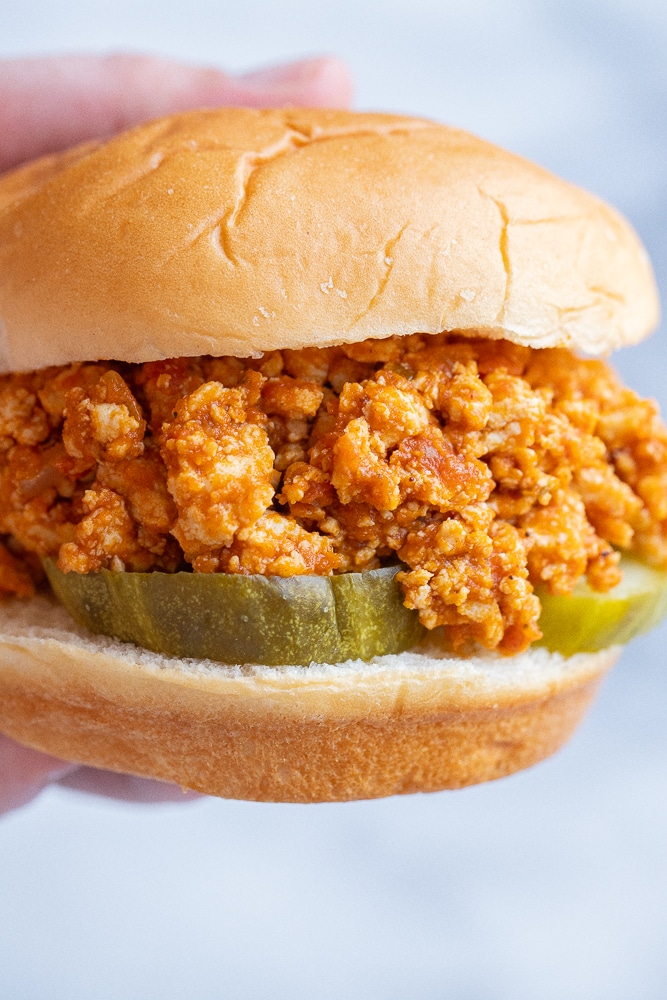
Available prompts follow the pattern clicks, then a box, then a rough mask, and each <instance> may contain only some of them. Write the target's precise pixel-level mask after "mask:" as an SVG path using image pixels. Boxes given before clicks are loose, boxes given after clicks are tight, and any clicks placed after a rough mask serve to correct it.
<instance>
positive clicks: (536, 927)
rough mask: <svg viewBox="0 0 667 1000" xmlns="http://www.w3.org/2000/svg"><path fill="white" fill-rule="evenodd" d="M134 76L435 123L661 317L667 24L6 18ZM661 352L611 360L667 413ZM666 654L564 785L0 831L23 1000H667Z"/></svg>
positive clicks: (604, 721)
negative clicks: (315, 58)
mask: <svg viewBox="0 0 667 1000" xmlns="http://www.w3.org/2000/svg"><path fill="white" fill-rule="evenodd" d="M118 49H127V50H135V51H150V52H154V53H159V54H163V55H174V56H179V57H183V58H186V59H188V60H191V61H193V62H200V63H206V64H213V65H219V66H221V67H223V68H225V69H228V70H245V69H250V68H251V67H254V66H257V65H259V64H262V63H273V62H277V61H281V60H286V59H291V58H293V57H297V56H302V55H315V54H323V53H335V54H338V55H339V56H342V57H343V58H344V59H345V60H347V61H348V63H349V65H350V66H351V68H352V70H353V72H354V74H355V77H356V85H357V97H356V106H357V107H359V108H372V109H381V110H392V111H409V112H415V113H418V114H422V115H430V116H433V117H435V118H438V119H440V120H442V121H447V122H450V123H452V124H456V125H459V126H462V127H464V128H467V129H469V130H471V131H473V132H476V133H478V134H480V135H482V136H484V137H486V138H488V139H491V140H493V141H495V142H497V143H499V144H501V145H503V146H506V147H509V148H511V149H513V150H514V151H516V152H518V153H521V154H523V155H525V156H527V157H529V158H531V159H535V160H537V161H539V162H540V163H542V164H544V165H545V166H547V167H549V168H550V169H552V170H554V171H555V172H557V173H560V174H562V175H564V176H565V177H567V178H569V179H570V180H572V181H575V182H577V183H578V184H580V185H583V186H585V187H587V188H590V189H592V190H594V191H596V192H597V193H599V194H601V195H602V196H604V197H605V198H607V199H609V200H611V201H612V202H614V203H615V204H616V205H617V206H618V207H619V208H620V209H621V210H622V211H623V212H625V213H626V214H627V215H628V216H629V217H630V219H631V220H632V221H633V223H634V225H635V226H636V227H637V229H638V230H639V232H640V234H641V235H642V237H643V239H644V240H645V242H646V244H647V245H648V248H649V251H650V253H651V255H652V256H653V259H654V261H655V266H656V270H657V274H658V280H659V282H660V284H661V286H662V292H663V298H665V293H667V5H666V4H665V3H664V0H576V2H575V0H554V2H549V0H495V2H494V0H467V3H466V4H465V5H464V4H462V3H460V2H454V0H410V2H408V0H382V2H379V0H337V2H336V3H317V2H313V0H281V2H280V3H279V4H277V3H276V4H274V3H271V2H270V0H243V2H240V3H237V4H232V3H230V2H225V0H209V2H206V0H188V2H187V3H178V2H172V0H161V2H160V3H157V2H152V0H113V2H111V0H96V2H94V3H90V2H86V0H2V2H0V57H3V56H13V55H22V54H39V53H46V52H63V51H109V50H118ZM666 361H667V344H666V343H665V340H664V336H663V337H662V338H661V337H660V336H657V337H655V338H654V339H653V340H652V341H650V342H649V343H648V344H646V345H643V346H642V347H640V348H635V349H633V351H632V352H627V353H623V352H621V354H620V355H619V356H618V358H617V363H618V366H619V367H620V368H621V369H622V371H623V373H624V375H625V376H626V377H627V379H628V380H629V381H630V382H631V384H632V385H633V387H634V388H636V389H637V390H638V391H640V392H641V393H643V394H645V395H649V396H654V397H657V398H658V399H660V400H661V402H662V405H663V410H665V409H667V385H666V379H665V373H666V371H667V363H666ZM666 640H667V628H665V627H663V628H662V629H658V630H657V631H656V632H654V633H653V634H652V635H651V636H650V637H648V638H645V639H643V640H639V641H637V642H635V643H634V644H633V646H632V647H631V648H630V649H629V650H628V651H627V652H626V654H625V656H624V658H623V660H622V662H621V664H620V666H619V667H617V668H616V670H615V671H614V673H613V674H612V675H611V677H610V678H609V679H608V681H607V683H606V686H605V689H604V691H603V693H602V696H601V698H600V700H599V701H598V703H597V705H596V707H595V709H594V711H593V712H592V714H591V716H590V717H589V719H588V721H587V722H586V724H585V725H584V727H583V728H582V730H581V731H580V732H579V734H578V735H577V736H576V737H575V739H574V740H573V741H572V743H571V744H570V745H569V746H568V747H567V748H566V749H565V750H564V751H563V752H561V753H560V754H559V755H558V756H557V757H555V758H553V759H552V760H550V761H548V762H546V763H544V764H542V765H540V766H539V767H537V768H536V769H534V770H532V771H529V772H526V773H524V774H520V775H517V776H515V777H512V778H509V779H505V780H504V781H501V782H499V783H496V784H492V785H487V786H482V787H478V788H472V789H468V790H465V791H461V792H453V793H452V792H449V793H447V792H446V793H440V794H436V795H430V796H411V797H406V798H397V799H389V800H385V801H381V802H370V803H352V804H342V805H320V806H283V805H263V804H255V803H238V802H224V801H213V800H210V801H201V802H198V803H196V804H189V805H187V806H186V805H183V806H182V807H181V806H166V805H163V806H153V807H150V806H130V805H122V804H119V803H114V802H110V801H105V800H103V799H97V798H92V797H90V798H89V797H86V796H84V795H82V794H79V793H75V792H68V791H65V790H52V791H49V792H47V793H46V794H45V795H43V796H42V798H40V799H39V800H38V801H36V802H35V803H34V804H32V805H30V806H28V807H27V808H25V809H23V810H21V811H19V812H17V813H15V814H13V815H11V816H10V817H8V818H6V819H4V820H3V821H2V823H1V824H0V995H2V996H4V997H7V998H11V1000H36V998H39V1000H60V998H63V1000H65V998H67V1000H84V998H85V1000H89V998H91V997H94V998H95V1000H134V998H136V1000H177V998H178V1000H180V998H197V1000H214V998H215V1000H217V998H222V997H233V998H235V1000H250V998H255V997H257V998H259V997H261V998H263V1000H264V998H266V1000H273V998H276V1000H277V998H280V1000H282V998H284V1000H300V998H309V1000H310V998H317V1000H319V998H322V1000H329V998H331V1000H333V998H341V997H344V998H346V1000H357V998H359V1000H361V998H364V1000H367V998H380V1000H399V998H400V1000H403V998H406V997H409V998H411V1000H441V998H445V997H455V998H457V1000H535V998H536V997H539V998H540V1000H562V998H565V997H567V998H568V1000H584V998H585V1000H627V998H629V997H632V998H633V1000H663V998H664V997H665V996H666V995H667V857H666V854H667V677H665V664H664V660H665V654H664V652H663V650H664V646H665V642H666Z"/></svg>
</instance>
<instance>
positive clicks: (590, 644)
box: [536, 556, 667, 656]
mask: <svg viewBox="0 0 667 1000" xmlns="http://www.w3.org/2000/svg"><path fill="white" fill-rule="evenodd" d="M621 569H622V570H623V579H622V580H621V582H620V583H619V584H618V586H617V587H614V589H613V590H610V591H607V593H605V594H600V593H598V592H597V591H595V590H591V588H590V587H589V586H588V584H587V583H586V581H585V580H583V579H582V580H579V582H578V583H577V584H576V586H575V588H574V590H573V591H572V593H571V594H567V595H564V596H562V597H560V596H556V595H554V594H548V593H547V592H546V591H545V590H544V589H543V588H541V587H537V588H536V593H537V595H538V597H539V598H540V602H541V604H542V614H541V615H540V628H541V629H542V632H543V633H544V634H543V638H542V639H540V641H539V642H538V643H536V645H538V646H546V648H547V649H550V650H551V651H552V652H556V653H562V654H563V655H564V656H571V655H572V654H573V653H595V652H597V650H598V649H606V648H607V647H608V646H615V645H624V644H625V643H626V642H629V641H630V639H633V638H634V637H635V636H636V635H640V634H641V633H642V632H648V631H649V629H651V628H653V626H654V625H657V623H658V622H659V621H660V619H661V618H663V617H664V615H665V614H666V613H667V573H666V572H664V571H662V570H658V569H653V568H652V567H650V566H646V565H645V564H644V563H641V562H638V561H637V560H636V559H631V558H629V557H628V556H624V557H623V559H622V560H621Z"/></svg>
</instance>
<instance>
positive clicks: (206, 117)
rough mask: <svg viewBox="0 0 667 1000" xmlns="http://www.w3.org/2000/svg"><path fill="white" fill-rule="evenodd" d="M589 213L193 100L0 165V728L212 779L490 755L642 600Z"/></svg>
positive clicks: (636, 619) (573, 199)
mask: <svg viewBox="0 0 667 1000" xmlns="http://www.w3.org/2000/svg"><path fill="white" fill-rule="evenodd" d="M657 319H658V300H657V294H656V288H655V281H654V277H653V273H652V270H651V266H650V263H649V260H648V257H647V255H646V253H645V251H644V249H643V247H642V245H641V243H640V241H639V239H638V237H637V236H636V234H635V233H634V231H633V230H632V228H631V227H630V226H629V224H628V223H627V222H626V221H625V220H624V219H623V218H621V217H620V216H619V215H618V214H617V213H616V212H615V211H614V210H613V209H612V208H610V207H608V206H607V205H605V204H604V203H602V202H601V201H599V200H598V199H597V198H595V197H594V196H592V195H590V194H588V193H586V192H583V191H581V190H579V189H577V188H575V187H573V186H571V185H570V184H567V183H565V182H564V181H561V180H559V179H557V178H555V177H553V176H552V175H551V174H549V173H548V172H546V171H545V170H543V169H541V168H539V167H537V166H534V165H532V164H530V163H527V162H526V161H524V160H522V159H520V158H518V157H516V156H514V155H511V154H509V153H507V152H504V151H502V150H500V149H497V148H495V147H493V146H491V145H489V144H487V143H485V142H483V141H481V140H479V139H477V138H474V137H472V136H470V135H468V134H466V133H464V132H462V131H459V130H456V129H451V128H446V127H444V126H442V125H439V124H435V123H433V122H429V121H425V120H419V119H413V118H406V117H397V116H389V115H380V114H356V113H351V112H331V111H311V110H280V111H275V110H266V111H251V110H245V109H223V110H217V111H195V112H190V113H185V114H179V115H176V116H172V117H170V118H165V119H162V120H159V121H154V122H150V123H148V124H146V125H142V126H139V127H138V128H135V129H133V130H131V131H129V132H126V133H124V134H122V135H119V136H117V137H115V138H113V139H111V140H110V141H107V142H105V143H92V144H87V145H86V146H83V147H79V148H76V149H74V150H71V151H69V152H67V153H64V154H59V155H55V156H51V157H47V158H43V159H41V160H38V161H36V162H34V163H31V164H28V165H26V166H23V167H21V168H19V169H17V170H15V171H14V172H12V173H10V174H7V175H5V176H4V177H2V178H0V371H1V372H2V374H1V375H0V477H1V484H2V488H1V494H0V538H1V539H2V546H1V547H0V590H1V591H2V592H3V595H4V599H3V601H2V604H1V605H0V731H2V732H4V733H5V734H7V735H9V736H11V737H13V738H14V739H16V740H18V741H20V742H22V743H24V744H26V745H28V746H31V747H34V748H36V749H39V750H42V751H46V752H48V753H50V754H53V755H55V756H59V757H62V758H64V759H67V760H72V761H77V762H80V763H83V764H88V765H92V766H96V767H102V768H109V769H112V770H116V771H122V772H127V773H131V774H136V775H144V776H149V777H154V778H159V779H163V780H165V781H172V782H177V783H179V784H181V785H182V786H184V787H187V788H193V789H197V790H199V791H201V792H205V793H208V794H214V795H220V796H224V797H232V798H242V799H254V800H266V801H289V802H315V801H338V800H346V799H358V798H373V797H378V796H385V795H392V794H396V793H405V792H415V791H432V790H437V789H443V788H459V787H462V786H465V785H469V784H472V783H475V782H481V781H487V780H490V779H494V778H498V777H502V776H503V775H507V774H510V773H512V772H514V771H517V770H520V769H521V768H525V767H528V766H530V765H532V764H533V763H535V762H537V761H538V760H540V759H542V758H544V757H545V756H547V755H549V754H551V753H552V752H554V751H555V750H556V749H557V748H558V747H559V746H561V745H562V743H563V742H564V741H565V740H566V739H567V738H568V737H569V736H570V735H571V733H572V732H573V730H574V728H575V727H576V725H577V723H578V722H579V721H580V719H581V717H582V715H583V714H584V712H585V710H586V708H587V706H588V705H589V704H590V702H591V700H592V698H593V696H594V694H595V691H596V689H597V687H598V685H599V683H600V681H601V679H602V677H603V676H604V674H605V673H606V671H607V670H608V669H609V667H610V666H611V664H612V663H613V662H614V661H615V659H616V658H617V656H618V654H619V652H620V650H621V648H622V647H623V645H624V644H625V643H626V642H627V641H629V640H630V639H631V638H632V637H633V636H634V635H635V634H637V633H638V632H641V631H644V630H646V629H647V628H650V627H651V626H652V625H654V624H655V623H656V622H657V621H658V620H659V619H660V618H661V617H662V615H663V613H664V611H665V608H666V606H667V573H666V570H667V527H666V526H667V430H666V429H665V427H664V425H663V424H662V422H661V420H660V416H659V414H658V411H657V407H656V405H655V404H654V403H653V402H651V401H647V400H643V399H640V398H639V397H638V396H636V395H635V393H633V392H632V391H631V390H630V389H628V388H626V387H625V386H624V385H623V384H622V383H621V382H620V380H619V379H618V377H617V376H616V375H615V374H614V372H613V370H612V369H611V368H610V367H609V365H608V364H607V363H606V361H603V360H600V357H599V356H600V355H606V354H608V353H609V352H610V351H611V350H613V349H615V348H618V347H621V346H624V345H629V344H633V343H636V342H637V341H639V340H640V339H642V338H643V337H645V336H646V335H647V334H648V333H649V332H650V331H651V330H652V329H653V328H654V327H655V325H656V323H657Z"/></svg>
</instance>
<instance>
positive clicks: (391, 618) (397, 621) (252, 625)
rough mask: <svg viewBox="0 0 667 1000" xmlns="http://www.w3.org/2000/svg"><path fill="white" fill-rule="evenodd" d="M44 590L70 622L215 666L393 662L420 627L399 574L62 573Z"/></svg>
mask: <svg viewBox="0 0 667 1000" xmlns="http://www.w3.org/2000/svg"><path fill="white" fill-rule="evenodd" d="M44 568H45V570H46V573H47V576H48V578H49V583H50V584H51V587H52V589H53V591H54V593H55V595H56V597H57V598H58V600H59V601H60V603H61V604H63V605H64V607H65V608H66V609H67V610H68V611H69V613H70V614H71V616H72V618H74V620H75V621H76V622H77V623H78V624H79V625H83V626H85V627H86V628H88V629H90V630H91V632H96V633H101V634H102V635H109V636H115V637H116V638H117V639H121V640H122V641H124V642H134V643H136V644H137V645H138V646H143V647H144V648H145V649H151V650H153V652H156V653H164V654H165V655H167V656H178V657H195V658H208V659H211V660H216V661H218V662H220V663H263V664H266V665H268V666H279V665H281V664H285V663H293V664H299V665H307V664H309V663H340V662H342V661H344V660H348V659H356V658H360V659H362V660H370V659H372V657H374V656H382V655H384V654H385V653H401V652H403V650H405V649H409V648H410V647H411V646H414V645H415V644H416V643H417V642H418V641H419V639H420V638H421V636H422V634H423V633H424V631H425V630H424V628H423V626H422V625H421V624H420V623H419V619H418V617H417V614H416V613H415V612H414V611H409V610H408V609H407V608H406V607H404V605H403V600H402V595H401V590H400V587H399V586H398V584H397V583H396V581H395V580H394V577H395V576H396V573H397V572H398V571H399V569H400V567H399V566H388V567H385V568H383V569H374V570H370V571H368V572H366V573H345V574H343V575H341V576H331V577H324V576H295V577H291V578H282V577H278V576H240V575H235V574H229V575H228V574H224V573H211V574H208V573H111V572H109V570H101V571H100V572H99V573H88V574H86V575H83V574H79V573H68V574H64V573H62V572H61V571H60V570H59V569H58V568H57V567H56V565H55V563H54V562H53V561H52V560H50V559H47V560H45V561H44Z"/></svg>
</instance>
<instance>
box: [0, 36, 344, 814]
mask: <svg viewBox="0 0 667 1000" xmlns="http://www.w3.org/2000/svg"><path fill="white" fill-rule="evenodd" d="M351 96H352V86H351V80H350V75H349V72H348V70H347V68H346V67H345V66H344V65H343V64H342V63H341V62H339V61H338V60H337V59H332V58H318V59H306V60H301V61H299V62H295V63H289V64H286V65H281V66H271V67H267V68H263V69H260V70H257V71H253V72H250V73H244V74H242V75H240V76H230V75H228V74H226V73H223V72H221V71H220V70H217V69H206V68H201V67H196V66H188V65H185V64H183V63H179V62H175V61H173V60H169V59H159V58H155V57H151V56H141V55H125V54H120V55H108V56H88V55H76V56H59V57H52V58H36V59H33V58H28V59H9V60H5V61H0V172H2V171H5V170H10V169H11V168H12V167H15V166H18V165H19V164H20V163H23V162H24V161H25V160H29V159H32V158H33V157H35V156H40V155H42V154H44V153H52V152H55V151H57V150H60V149H66V148H67V147H68V146H71V145H74V144H75V143H78V142H83V141H85V140H87V139H94V138H98V137H104V136H110V135H113V134H114V133H115V132H119V131H122V130H123V129H125V128H129V127H130V126H132V125H136V124H138V123H139V122H141V121H145V120H147V119H150V118H157V117H160V116H161V115H165V114H169V113H171V112H175V111H182V110H185V109H187V108H197V107H216V106H222V105H244V106H246V107H276V106H284V105H302V106H307V107H347V106H348V105H349V103H350V100H351ZM52 784H59V785H63V786H65V787H67V788H74V789H77V790H78V791H84V792H89V793H93V794H97V795H105V796H107V797H109V798H114V799H122V800H124V801H126V802H175V801H178V802H183V801H188V800H191V799H194V798H197V796H196V795H195V794H194V793H192V792H184V791H183V790H182V789H180V788H176V787H173V786H171V785H167V784H164V783H162V782H157V781H148V780H146V779H143V778H134V777H132V776H131V775H123V774H114V773H111V772H107V771H96V770H95V769H93V768H89V767H81V766H79V765H78V764H70V763H67V762H66V761H62V760H58V759H56V758H55V757H50V756H49V755H48V754H43V753H39V752H38V751H37V750H31V749H29V748H28V747H24V746H20V745H19V744H18V743H15V742H14V741H13V740H10V739H9V738H8V737H6V736H3V735H1V734H0V814H2V813H6V812H9V811H10V810H12V809H17V808H19V807H20V806H23V805H25V804H26V803H28V802H30V801H31V800H32V799H34V798H35V797H36V796H37V795H39V793H40V792H41V791H43V790H44V789H45V788H46V787H48V786H49V785H52Z"/></svg>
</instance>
